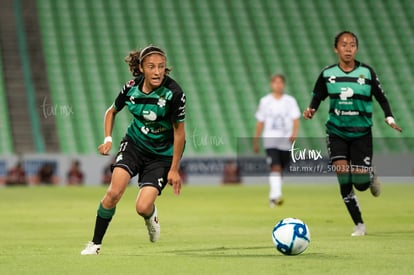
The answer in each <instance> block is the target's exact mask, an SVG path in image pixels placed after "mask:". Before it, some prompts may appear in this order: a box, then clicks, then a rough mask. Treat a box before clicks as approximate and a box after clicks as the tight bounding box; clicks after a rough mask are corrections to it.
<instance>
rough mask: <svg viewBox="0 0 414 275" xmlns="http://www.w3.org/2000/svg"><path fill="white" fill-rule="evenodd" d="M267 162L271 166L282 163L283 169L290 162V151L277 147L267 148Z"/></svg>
mask: <svg viewBox="0 0 414 275" xmlns="http://www.w3.org/2000/svg"><path fill="white" fill-rule="evenodd" d="M266 155H267V158H266V160H267V164H269V165H270V166H275V165H280V166H281V167H282V170H283V169H285V168H286V167H287V166H288V165H289V163H290V152H289V151H284V150H279V149H276V148H269V149H266Z"/></svg>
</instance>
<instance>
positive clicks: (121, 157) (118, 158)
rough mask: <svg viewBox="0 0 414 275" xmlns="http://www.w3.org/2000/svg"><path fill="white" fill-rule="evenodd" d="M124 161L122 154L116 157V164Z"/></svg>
mask: <svg viewBox="0 0 414 275" xmlns="http://www.w3.org/2000/svg"><path fill="white" fill-rule="evenodd" d="M122 159H123V156H122V153H121V154H119V155H118V156H117V157H116V160H115V162H120V161H121V160H122Z"/></svg>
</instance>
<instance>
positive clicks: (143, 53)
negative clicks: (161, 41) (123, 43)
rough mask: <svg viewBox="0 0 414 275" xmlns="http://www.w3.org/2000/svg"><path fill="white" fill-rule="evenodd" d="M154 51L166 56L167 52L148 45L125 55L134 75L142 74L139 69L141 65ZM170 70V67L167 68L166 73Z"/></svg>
mask: <svg viewBox="0 0 414 275" xmlns="http://www.w3.org/2000/svg"><path fill="white" fill-rule="evenodd" d="M154 53H157V54H160V55H162V56H164V57H165V58H166V55H165V52H164V51H163V50H161V49H160V48H158V47H156V46H148V47H145V48H144V49H142V50H139V51H137V50H135V51H131V52H130V53H129V54H128V55H127V56H125V59H124V60H125V62H126V63H128V66H129V71H130V72H131V73H132V75H133V76H135V77H138V76H141V75H142V72H141V71H140V69H139V65H140V64H141V63H142V62H143V61H144V59H145V58H146V57H147V56H149V55H151V54H154ZM170 72H171V69H170V68H166V69H165V74H169V73H170Z"/></svg>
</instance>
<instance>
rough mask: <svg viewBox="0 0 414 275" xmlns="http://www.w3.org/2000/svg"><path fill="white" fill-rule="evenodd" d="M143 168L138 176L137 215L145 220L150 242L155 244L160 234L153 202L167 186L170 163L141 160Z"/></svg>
mask: <svg viewBox="0 0 414 275" xmlns="http://www.w3.org/2000/svg"><path fill="white" fill-rule="evenodd" d="M143 159H144V162H145V167H144V169H143V170H142V172H141V174H140V179H139V182H140V183H139V186H140V188H141V189H140V191H139V193H138V197H137V200H136V204H135V208H136V211H137V213H138V214H139V215H140V216H142V217H143V218H144V220H145V225H146V226H147V229H148V235H149V239H150V241H151V242H156V241H157V240H158V239H159V237H160V233H161V228H160V223H159V220H158V211H157V207H156V206H155V200H156V199H157V197H158V196H159V195H161V192H162V190H163V189H164V187H165V185H166V184H167V175H168V171H169V169H170V165H171V163H170V162H168V161H162V160H154V159H147V158H145V157H144V158H143Z"/></svg>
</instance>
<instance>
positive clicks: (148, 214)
mask: <svg viewBox="0 0 414 275" xmlns="http://www.w3.org/2000/svg"><path fill="white" fill-rule="evenodd" d="M158 194H159V191H158V189H157V188H155V187H153V186H144V187H142V188H141V190H140V191H139V193H138V197H137V200H136V204H135V209H136V211H137V213H138V214H139V215H140V216H141V217H143V218H144V219H145V225H146V226H147V228H148V235H149V239H150V241H151V242H156V241H158V239H159V237H160V233H161V227H160V224H159V221H158V213H157V212H158V211H157V207H156V206H155V200H156V199H157V197H158Z"/></svg>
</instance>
